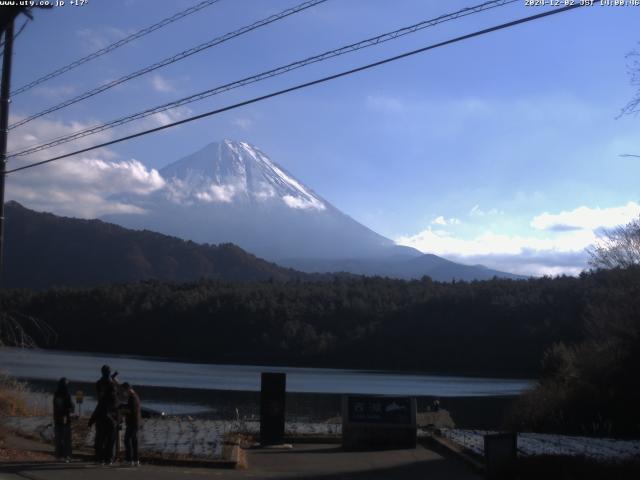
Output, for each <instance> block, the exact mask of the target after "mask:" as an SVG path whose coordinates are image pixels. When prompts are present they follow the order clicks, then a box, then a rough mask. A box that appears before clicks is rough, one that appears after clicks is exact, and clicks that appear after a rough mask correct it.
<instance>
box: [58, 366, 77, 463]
mask: <svg viewBox="0 0 640 480" xmlns="http://www.w3.org/2000/svg"><path fill="white" fill-rule="evenodd" d="M73 410H74V405H73V401H72V400H71V394H69V382H68V381H67V379H66V378H65V377H62V378H61V379H60V380H59V381H58V388H57V389H56V391H55V393H54V394H53V425H54V435H55V455H56V458H57V459H58V460H64V461H65V462H67V463H68V462H69V461H70V460H71V450H72V449H71V415H72V414H73Z"/></svg>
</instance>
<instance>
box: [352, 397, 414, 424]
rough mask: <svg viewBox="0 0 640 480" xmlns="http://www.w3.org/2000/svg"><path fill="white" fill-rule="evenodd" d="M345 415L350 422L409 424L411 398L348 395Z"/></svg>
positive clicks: (410, 418) (411, 418)
mask: <svg viewBox="0 0 640 480" xmlns="http://www.w3.org/2000/svg"><path fill="white" fill-rule="evenodd" d="M347 402H348V403H347V415H348V421H349V422H350V423H378V424H397V425H406V424H411V423H412V421H413V417H412V414H411V408H412V403H411V398H409V397H382V396H364V395H362V396H349V398H348V401H347Z"/></svg>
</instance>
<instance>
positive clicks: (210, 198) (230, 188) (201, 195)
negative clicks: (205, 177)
mask: <svg viewBox="0 0 640 480" xmlns="http://www.w3.org/2000/svg"><path fill="white" fill-rule="evenodd" d="M237 193H238V188H237V187H235V186H234V185H211V186H210V187H209V188H208V189H207V190H205V191H202V192H197V193H196V194H195V196H196V198H197V199H198V200H202V201H203V202H208V203H211V202H222V203H231V202H232V201H233V197H234V196H235V195H236V194H237Z"/></svg>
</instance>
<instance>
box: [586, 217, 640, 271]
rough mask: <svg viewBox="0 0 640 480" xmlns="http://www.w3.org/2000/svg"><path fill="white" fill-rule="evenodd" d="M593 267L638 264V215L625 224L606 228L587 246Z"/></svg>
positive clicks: (639, 224) (639, 253) (639, 227)
mask: <svg viewBox="0 0 640 480" xmlns="http://www.w3.org/2000/svg"><path fill="white" fill-rule="evenodd" d="M587 253H588V254H589V257H590V258H589V265H591V266H592V267H594V268H626V267H630V266H632V265H640V216H638V218H636V219H635V220H632V221H631V222H629V223H627V224H626V225H621V226H618V227H616V228H614V229H611V230H607V231H606V232H605V234H604V235H603V236H602V237H601V238H600V239H598V241H597V242H596V244H595V245H592V246H591V247H589V248H587Z"/></svg>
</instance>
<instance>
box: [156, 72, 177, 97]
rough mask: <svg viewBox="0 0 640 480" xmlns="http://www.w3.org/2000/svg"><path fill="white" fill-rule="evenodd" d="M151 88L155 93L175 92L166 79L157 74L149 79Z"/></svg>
mask: <svg viewBox="0 0 640 480" xmlns="http://www.w3.org/2000/svg"><path fill="white" fill-rule="evenodd" d="M151 86H152V87H153V89H154V90H155V91H156V92H161V93H171V92H175V91H176V89H175V87H174V86H173V85H171V83H169V81H168V80H167V79H166V78H164V77H163V76H161V75H158V74H156V75H154V76H153V77H151Z"/></svg>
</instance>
